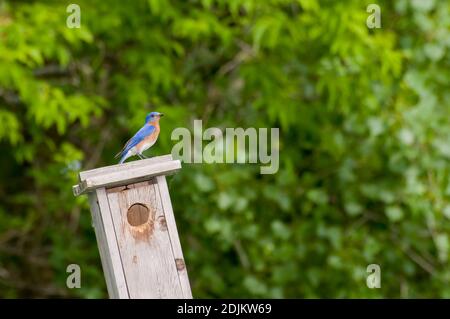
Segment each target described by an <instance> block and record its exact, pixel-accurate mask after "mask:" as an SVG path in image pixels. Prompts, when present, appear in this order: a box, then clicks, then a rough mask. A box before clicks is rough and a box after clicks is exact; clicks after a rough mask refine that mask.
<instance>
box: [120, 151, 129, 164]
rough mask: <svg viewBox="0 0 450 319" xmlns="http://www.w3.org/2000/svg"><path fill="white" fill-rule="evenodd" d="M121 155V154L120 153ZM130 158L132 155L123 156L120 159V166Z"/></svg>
mask: <svg viewBox="0 0 450 319" xmlns="http://www.w3.org/2000/svg"><path fill="white" fill-rule="evenodd" d="M119 155H120V153H119ZM128 157H130V155H128V153H125V154H123V155H122V157H121V158H120V161H119V164H122V163H123V162H125V160H126V159H127V158H128Z"/></svg>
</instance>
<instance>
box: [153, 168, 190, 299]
mask: <svg viewBox="0 0 450 319" xmlns="http://www.w3.org/2000/svg"><path fill="white" fill-rule="evenodd" d="M156 180H157V182H158V183H157V184H156V186H157V187H158V189H159V194H160V197H161V202H162V206H163V210H164V214H165V216H166V223H167V230H168V232H169V236H170V242H171V245H172V250H173V254H174V257H175V262H176V265H177V270H178V276H179V278H180V284H181V289H182V291H183V298H185V299H192V291H191V285H190V284H189V277H188V272H187V268H186V263H185V261H184V257H183V250H182V249H181V243H180V238H179V237H178V231H177V225H176V222H175V216H174V214H173V209H172V202H171V201H170V195H169V189H168V187H167V181H166V177H165V176H157V177H156Z"/></svg>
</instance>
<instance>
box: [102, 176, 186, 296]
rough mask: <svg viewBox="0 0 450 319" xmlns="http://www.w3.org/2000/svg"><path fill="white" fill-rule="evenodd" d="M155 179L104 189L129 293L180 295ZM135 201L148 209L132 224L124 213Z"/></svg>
mask: <svg viewBox="0 0 450 319" xmlns="http://www.w3.org/2000/svg"><path fill="white" fill-rule="evenodd" d="M154 183H156V180H155V179H152V180H151V181H149V182H148V183H147V184H141V185H134V187H131V188H127V189H123V190H121V191H117V190H114V191H112V192H108V193H107V196H108V200H109V205H110V207H111V212H112V217H113V218H112V219H113V222H114V228H115V231H116V234H117V240H118V246H119V250H120V255H121V257H122V264H123V269H124V273H125V278H126V282H127V286H128V291H129V296H130V298H183V293H182V288H181V285H180V280H179V276H178V272H177V268H176V265H175V263H174V259H173V254H172V247H171V240H170V238H169V234H168V231H167V227H166V222H165V216H164V211H163V207H162V203H161V199H160V196H159V192H158V191H157V190H156V189H155V185H154ZM136 203H139V204H143V205H145V206H146V207H147V208H148V209H149V219H148V220H147V222H145V223H143V224H142V225H138V226H132V225H130V223H129V222H128V217H127V213H128V209H129V208H130V206H131V205H133V204H136Z"/></svg>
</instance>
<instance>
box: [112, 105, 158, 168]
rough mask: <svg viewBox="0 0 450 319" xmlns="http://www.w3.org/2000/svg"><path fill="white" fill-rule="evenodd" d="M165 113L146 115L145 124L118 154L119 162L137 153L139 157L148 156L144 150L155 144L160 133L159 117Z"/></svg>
mask: <svg viewBox="0 0 450 319" xmlns="http://www.w3.org/2000/svg"><path fill="white" fill-rule="evenodd" d="M163 115H164V114H162V113H158V112H151V113H149V114H147V116H146V117H145V124H144V126H143V127H142V128H141V129H140V130H139V131H137V133H136V134H134V136H133V137H132V138H130V139H129V140H128V142H127V143H126V144H125V146H124V147H123V149H122V150H121V151H120V152H119V153H117V154H116V156H115V158H117V157H119V156H121V158H120V161H119V164H121V163H123V162H124V161H125V160H126V159H127V158H129V157H131V156H134V155H137V156H139V158H141V159H143V158H146V157H145V156H144V155H143V154H142V152H144V151H145V150H148V149H149V148H150V147H152V146H153V144H155V142H156V140H157V139H158V135H159V119H160V118H161V116H163Z"/></svg>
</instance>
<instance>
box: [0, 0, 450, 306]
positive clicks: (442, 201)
mask: <svg viewBox="0 0 450 319" xmlns="http://www.w3.org/2000/svg"><path fill="white" fill-rule="evenodd" d="M377 3H378V4H379V5H380V7H381V19H382V28H381V29H372V30H370V29H368V28H367V26H366V19H367V17H368V15H369V14H368V13H367V12H366V7H367V5H368V4H369V3H366V2H365V1H356V0H355V1H353V0H348V1H327V0H320V1H319V0H297V1H294V0H270V1H258V0H232V1H226V0H189V1H181V0H179V1H175V0H171V1H169V0H147V1H144V0H136V1H125V2H124V1H119V0H111V1H100V0H96V1H94V0H89V1H86V0H78V1H77V4H79V5H80V8H81V28H79V29H69V28H68V27H67V26H66V19H67V16H68V13H66V6H67V5H68V4H69V3H68V2H66V1H0V123H1V124H0V153H1V154H2V156H1V157H0V167H1V169H0V296H2V297H68V296H80V297H89V298H96V297H105V296H106V288H105V284H104V279H103V273H102V270H101V266H100V262H99V256H98V252H97V246H96V242H95V236H94V232H93V229H92V227H91V217H90V214H89V208H88V205H87V200H86V197H80V198H75V197H73V195H72V193H71V186H72V185H73V184H75V183H76V174H77V172H78V171H79V170H80V169H89V168H93V167H98V166H104V165H108V164H113V163H115V161H114V159H113V155H114V154H115V153H116V152H117V151H118V150H119V149H120V146H121V145H122V144H123V142H125V141H126V139H127V138H128V137H129V136H130V135H131V134H132V133H133V132H134V131H135V130H136V129H138V128H139V127H140V126H141V125H142V122H143V118H144V116H145V114H146V113H148V112H149V111H150V110H157V111H159V112H163V113H166V114H167V116H166V117H165V118H164V119H163V121H162V126H163V131H162V134H161V136H160V140H159V142H158V143H157V145H156V146H155V147H154V150H153V148H152V150H153V151H152V152H151V154H152V155H155V154H164V153H168V152H170V150H171V147H172V145H173V144H174V142H173V141H171V140H170V132H171V131H172V129H174V128H176V127H180V126H186V127H190V125H191V123H192V120H193V119H202V120H203V121H204V126H205V127H211V126H216V127H220V128H225V127H280V134H281V136H280V140H281V141H280V142H281V143H280V156H281V159H280V160H281V162H280V171H279V172H278V174H276V175H272V176H270V175H265V176H262V175H260V174H259V166H257V165H230V164H223V165H207V164H203V165H200V164H192V165H189V164H184V165H183V166H184V169H183V170H182V171H181V173H179V174H178V175H176V176H175V177H172V178H171V179H170V180H169V187H170V189H171V194H172V200H173V204H174V211H175V214H176V218H177V222H178V226H179V232H180V235H181V241H182V245H183V247H184V252H185V258H186V262H187V265H188V269H189V275H190V280H191V285H192V288H193V294H194V296H196V297H275V298H278V297H447V298H449V297H450V285H449V280H450V268H449V260H448V257H449V233H448V232H449V228H450V223H449V218H450V166H449V159H450V144H449V138H450V108H449V106H450V103H449V102H450V91H449V90H448V88H449V78H450V74H449V73H450V71H449V70H450V67H449V55H448V50H449V46H450V33H449V24H450V14H449V12H450V10H449V9H450V8H449V7H450V4H449V2H447V1H433V0H427V1H425V0H423V1H420V0H411V1H407V0H398V1H395V2H392V1H377ZM71 263H77V264H79V265H80V266H81V270H82V288H81V289H73V290H69V289H67V288H66V286H65V280H66V276H67V273H66V272H65V271H66V266H67V265H68V264H71ZM372 263H376V264H379V265H380V266H381V274H382V279H381V285H382V286H381V289H368V288H367V286H366V276H367V273H366V267H367V265H368V264H372Z"/></svg>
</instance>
